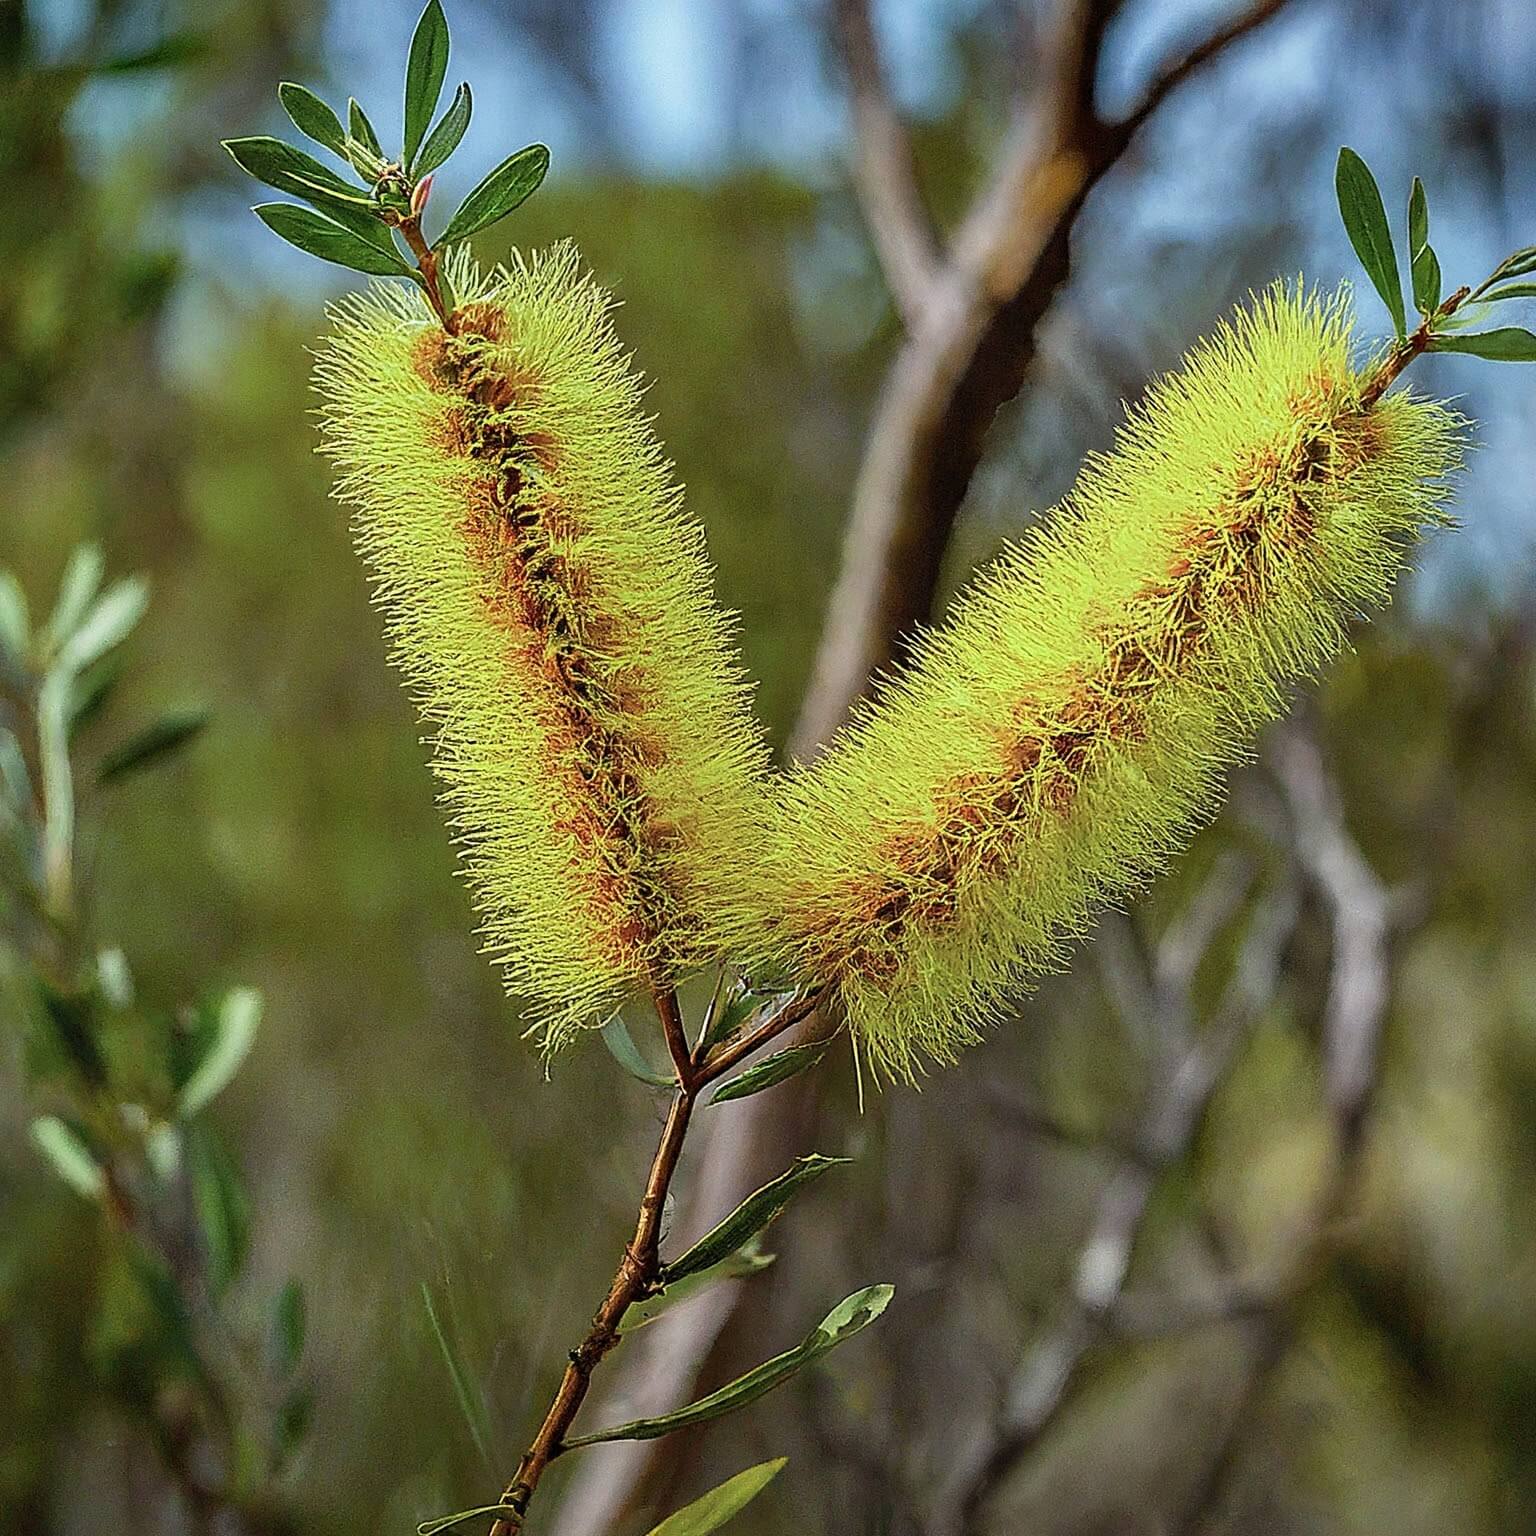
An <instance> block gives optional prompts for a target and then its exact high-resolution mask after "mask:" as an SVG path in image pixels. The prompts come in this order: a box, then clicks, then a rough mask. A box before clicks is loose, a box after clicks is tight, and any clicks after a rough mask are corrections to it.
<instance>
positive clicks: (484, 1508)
mask: <svg viewBox="0 0 1536 1536" xmlns="http://www.w3.org/2000/svg"><path fill="white" fill-rule="evenodd" d="M516 1513H517V1511H516V1510H515V1509H514V1508H513V1507H512V1506H511V1505H510V1504H501V1503H496V1504H477V1505H476V1506H475V1507H474V1508H473V1509H461V1510H460V1511H459V1512H458V1514H456V1515H443V1516H442V1517H441V1518H440V1519H437V1520H423V1521H422V1522H421V1524H420V1525H418V1526H417V1527H416V1536H438V1532H440V1531H451V1530H452V1529H453V1528H454V1526H456V1525H463V1524H464V1522H465V1521H466V1520H484V1519H486V1518H487V1517H489V1516H496V1517H500V1516H502V1515H516Z"/></svg>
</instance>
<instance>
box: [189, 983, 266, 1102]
mask: <svg viewBox="0 0 1536 1536" xmlns="http://www.w3.org/2000/svg"><path fill="white" fill-rule="evenodd" d="M260 1023H261V993H259V992H257V991H256V990H255V989H254V988H252V987H235V988H232V989H231V990H230V991H228V992H226V993H225V994H224V996H223V997H221V998H220V999H219V1002H218V1004H217V1006H216V1008H215V1009H214V1013H213V1019H212V1028H211V1030H210V1031H209V1035H208V1039H207V1042H206V1045H205V1048H204V1050H203V1052H202V1054H201V1056H200V1057H199V1058H198V1061H197V1064H196V1066H195V1067H194V1068H193V1069H192V1071H191V1074H190V1075H189V1076H188V1077H187V1079H186V1081H185V1083H184V1084H183V1085H182V1089H181V1092H180V1093H179V1094H178V1095H177V1101H176V1107H177V1111H178V1113H179V1114H180V1115H181V1116H182V1118H183V1119H190V1118H191V1117H192V1116H193V1115H195V1114H197V1113H198V1111H199V1110H202V1109H204V1108H206V1107H207V1106H208V1105H209V1104H210V1103H212V1102H213V1100H214V1099H215V1098H216V1097H217V1096H218V1095H219V1094H221V1093H222V1092H223V1091H224V1090H225V1088H227V1087H228V1086H229V1084H230V1083H231V1082H232V1081H233V1079H234V1076H235V1073H237V1072H238V1071H239V1070H240V1068H241V1066H242V1065H243V1064H244V1062H245V1058H246V1057H247V1056H248V1055H250V1051H251V1046H252V1044H253V1043H254V1042H255V1039H256V1030H257V1027H258V1026H259V1025H260Z"/></svg>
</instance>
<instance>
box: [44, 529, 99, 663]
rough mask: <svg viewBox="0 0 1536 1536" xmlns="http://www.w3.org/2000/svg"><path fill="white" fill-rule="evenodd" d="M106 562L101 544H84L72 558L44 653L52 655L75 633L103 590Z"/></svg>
mask: <svg viewBox="0 0 1536 1536" xmlns="http://www.w3.org/2000/svg"><path fill="white" fill-rule="evenodd" d="M106 571H107V560H106V556H105V555H103V554H102V552H101V546H100V545H99V544H81V545H80V546H79V547H78V548H77V549H76V550H75V551H74V552H73V553H72V554H71V555H70V557H69V563H68V564H67V565H66V566H65V567H64V575H63V577H62V578H61V580H60V582H59V597H58V601H57V602H56V603H55V604H54V607H53V613H52V615H51V616H50V618H49V620H48V628H47V631H46V633H45V637H44V646H43V648H44V650H45V651H46V652H47V653H48V654H50V655H52V654H53V652H55V651H56V650H57V649H58V648H59V646H60V645H62V644H63V643H64V641H65V640H67V639H68V638H69V636H70V635H71V634H73V633H74V630H75V627H76V625H78V624H79V622H80V620H81V619H82V618H84V617H85V610H86V609H87V608H89V607H90V605H91V599H92V598H93V597H95V596H96V594H97V592H98V591H100V590H101V578H102V577H103V576H104V575H106Z"/></svg>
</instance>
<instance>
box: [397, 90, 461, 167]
mask: <svg viewBox="0 0 1536 1536" xmlns="http://www.w3.org/2000/svg"><path fill="white" fill-rule="evenodd" d="M473 110H474V100H473V98H472V97H471V95H470V90H469V82H468V81H467V80H466V81H465V82H464V84H462V85H461V86H460V87H459V88H458V90H456V91H455V92H454V93H453V100H452V101H451V102H449V103H448V110H447V111H446V112H444V113H443V115H442V117H441V118H439V119H438V124H437V127H435V128H434V129H433V130H432V132H431V134H430V135H428V138H427V142H426V143H425V144H424V145H423V146H422V150H421V155H420V156H419V158H418V159H417V161H416V164H415V165H413V166H412V167H411V175H412V176H414V177H417V178H420V177H422V176H425V175H427V174H428V172H430V171H435V170H436V169H437V168H438V166H440V165H441V164H442V163H443V161H445V160H446V159H447V158H448V156H449V155H451V154H452V153H453V152H454V150H456V149H457V148H458V147H459V140H460V139H462V138H463V137H464V130H465V129H466V128H468V127H469V117H470V113H471V112H472V111H473Z"/></svg>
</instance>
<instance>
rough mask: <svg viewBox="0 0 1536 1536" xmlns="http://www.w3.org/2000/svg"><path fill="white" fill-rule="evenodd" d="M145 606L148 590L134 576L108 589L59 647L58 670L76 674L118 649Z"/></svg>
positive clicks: (146, 604) (142, 614) (147, 601)
mask: <svg viewBox="0 0 1536 1536" xmlns="http://www.w3.org/2000/svg"><path fill="white" fill-rule="evenodd" d="M148 606H149V588H148V587H147V586H145V584H144V583H143V582H142V581H140V580H139V578H138V577H136V576H128V577H125V578H124V579H123V580H122V581H119V582H117V583H116V584H115V585H113V586H111V587H109V588H108V589H107V591H106V592H104V593H103V594H102V596H101V597H100V598H99V599H98V600H97V601H96V603H94V604H93V605H92V607H91V610H90V612H89V613H87V614H86V616H85V617H84V618H83V619H82V620H81V621H80V623H79V624H78V625H77V626H76V627H75V629H74V630H73V631H72V632H71V633H70V635H69V636H68V638H67V639H65V640H64V641H63V643H62V644H61V645H60V647H59V654H58V666H59V667H60V668H61V669H62V670H64V671H66V672H70V673H78V672H81V671H83V670H84V669H85V668H86V667H88V666H90V664H91V663H92V662H93V661H95V660H96V659H97V658H98V657H101V656H104V655H105V654H106V653H107V652H108V651H110V650H111V649H112V648H113V647H114V646H118V645H121V644H122V643H123V641H124V640H126V639H127V638H128V636H129V635H130V634H132V633H133V630H134V626H135V625H137V624H138V622H139V620H140V619H142V618H143V617H144V610H145V609H146V608H147V607H148Z"/></svg>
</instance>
